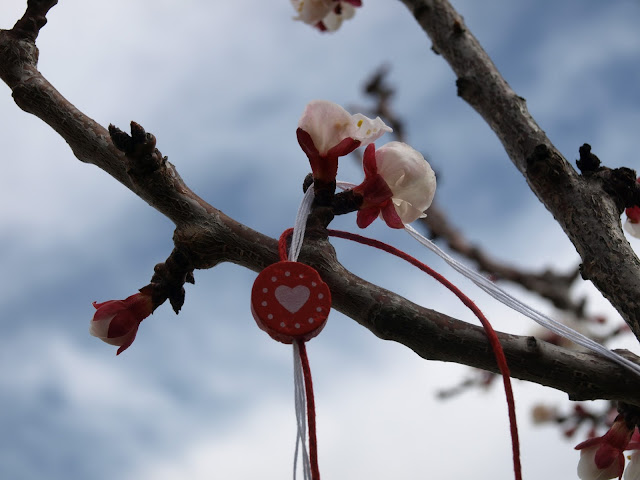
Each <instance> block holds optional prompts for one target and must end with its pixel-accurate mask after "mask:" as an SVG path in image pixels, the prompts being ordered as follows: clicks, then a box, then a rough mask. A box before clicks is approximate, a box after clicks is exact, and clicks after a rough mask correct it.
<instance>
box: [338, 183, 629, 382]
mask: <svg viewBox="0 0 640 480" xmlns="http://www.w3.org/2000/svg"><path fill="white" fill-rule="evenodd" d="M336 185H337V186H338V187H339V188H341V189H343V190H347V189H350V188H353V187H355V184H353V183H349V182H336ZM404 228H405V230H406V231H407V233H409V235H411V236H412V237H413V238H415V239H416V240H417V241H418V242H420V243H421V244H422V245H424V246H425V247H427V248H428V249H429V250H431V251H432V252H434V253H435V254H436V255H438V256H439V257H441V258H442V259H443V260H444V261H445V262H447V263H448V264H449V265H450V266H451V267H452V268H453V269H454V270H456V271H457V272H459V273H461V274H462V275H464V276H465V277H467V278H468V279H470V280H471V281H472V282H473V283H475V284H476V285H477V286H478V287H480V288H481V289H482V290H484V291H485V292H487V293H488V294H489V295H491V296H492V297H493V298H495V299H496V300H498V301H499V302H501V303H504V304H505V305H507V306H508V307H510V308H512V309H513V310H515V311H516V312H519V313H521V314H523V315H525V316H527V317H529V318H531V319H532V320H533V321H534V322H536V323H538V324H539V325H542V326H543V327H545V328H547V329H549V330H551V331H552V332H554V333H555V334H557V335H560V336H561V337H563V338H567V339H569V340H571V341H572V342H574V343H576V344H578V345H582V346H583V347H585V348H587V349H589V350H591V351H592V352H596V353H599V354H600V355H602V356H604V357H606V358H608V359H610V360H612V361H614V362H616V363H617V364H619V365H622V366H623V367H626V368H627V369H629V370H631V371H632V372H633V373H635V374H636V375H640V365H638V364H636V363H634V362H632V361H631V360H629V359H627V358H624V357H623V356H621V355H618V354H617V353H615V352H612V351H611V350H609V349H607V348H606V347H604V346H603V345H600V344H599V343H598V342H596V341H594V340H592V339H590V338H589V337H586V336H584V335H582V334H581V333H579V332H576V331H575V330H573V329H571V328H569V327H567V326H566V325H565V324H563V323H561V322H558V321H557V320H554V319H552V318H550V317H548V316H546V315H545V314H543V313H542V312H539V311H538V310H536V309H534V308H532V307H530V306H529V305H527V304H526V303H524V302H522V301H520V300H518V299H517V298H515V297H513V296H512V295H511V294H509V293H507V292H505V291H504V290H502V289H501V288H500V287H498V286H497V285H496V284H494V283H493V282H492V281H490V280H488V279H487V278H485V277H484V276H482V275H480V274H479V273H478V272H476V271H475V270H473V269H471V268H469V267H467V266H466V265H464V264H463V263H461V262H459V261H458V260H456V259H454V258H453V257H451V256H450V255H448V254H447V253H445V252H444V251H442V250H441V249H440V248H439V247H438V246H437V245H436V244H435V243H433V242H432V241H431V240H429V239H428V238H425V237H424V236H422V235H420V234H419V233H418V232H417V231H416V230H415V229H414V228H413V227H411V226H410V225H405V226H404Z"/></svg>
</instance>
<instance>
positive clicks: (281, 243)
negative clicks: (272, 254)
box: [278, 228, 293, 262]
mask: <svg viewBox="0 0 640 480" xmlns="http://www.w3.org/2000/svg"><path fill="white" fill-rule="evenodd" d="M292 233H293V228H287V229H286V230H285V231H284V232H282V235H280V240H278V254H279V255H280V261H282V262H285V261H287V259H288V258H289V255H288V254H287V239H288V238H289V237H290V236H291V234H292Z"/></svg>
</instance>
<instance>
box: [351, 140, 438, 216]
mask: <svg viewBox="0 0 640 480" xmlns="http://www.w3.org/2000/svg"><path fill="white" fill-rule="evenodd" d="M362 163H363V167H364V173H365V179H364V182H362V184H360V185H358V186H357V187H355V188H354V189H353V190H354V192H356V193H359V194H360V195H362V197H363V203H362V206H361V207H360V210H359V211H358V218H357V223H358V226H359V227H360V228H366V227H368V226H369V225H370V224H371V223H372V222H373V221H374V220H375V219H376V218H377V217H378V216H381V217H382V219H383V220H384V221H385V222H386V223H387V225H389V226H390V227H391V228H404V226H405V224H407V223H411V222H413V221H414V220H416V219H418V218H421V217H424V216H425V213H424V211H425V210H426V209H427V208H429V206H430V205H431V202H432V201H433V196H434V195H435V192H436V176H435V174H434V173H433V170H432V169H431V166H430V165H429V163H428V162H427V161H426V160H425V159H424V157H423V156H422V154H421V153H420V152H418V151H417V150H415V149H413V148H412V147H410V146H409V145H407V144H406V143H402V142H389V143H387V144H386V145H384V146H382V147H381V148H379V149H378V150H377V151H376V150H375V146H374V145H373V144H371V145H369V146H368V147H367V149H366V150H365V152H364V158H363V162H362Z"/></svg>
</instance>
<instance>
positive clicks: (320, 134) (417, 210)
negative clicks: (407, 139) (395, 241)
mask: <svg viewBox="0 0 640 480" xmlns="http://www.w3.org/2000/svg"><path fill="white" fill-rule="evenodd" d="M386 132H391V128H389V127H388V126H387V125H385V123H384V122H383V121H382V120H381V119H380V117H377V118H375V119H370V118H367V117H365V116H364V115H362V114H359V113H357V114H355V115H351V114H349V112H347V111H346V110H345V109H344V108H342V107H341V106H340V105H337V104H335V103H333V102H329V101H326V100H314V101H312V102H310V103H309V104H308V105H307V107H306V109H305V110H304V113H303V114H302V117H301V118H300V121H299V122H298V130H297V137H298V143H299V144H300V147H301V148H302V150H303V151H304V152H305V154H306V155H307V157H308V158H309V163H310V164H311V170H312V173H313V178H314V181H316V182H318V181H319V182H321V183H323V184H329V183H331V182H335V180H336V175H337V171H338V158H339V157H342V156H344V155H347V154H349V153H351V152H352V151H354V150H355V149H356V148H358V147H361V146H367V148H366V150H365V152H364V158H363V167H364V175H365V178H364V181H363V182H362V183H361V184H360V185H358V186H356V187H354V188H353V192H354V193H355V194H357V195H358V196H359V197H360V198H361V200H362V203H361V205H360V208H359V210H358V217H357V223H358V226H359V227H360V228H365V227H367V226H369V225H370V224H371V223H372V222H373V221H374V220H375V219H376V218H377V217H378V216H380V217H382V219H383V220H384V221H385V222H386V224H387V225H388V226H390V227H391V228H404V226H405V225H406V224H408V223H411V222H413V221H414V220H416V219H418V218H421V217H424V216H425V213H424V211H425V210H426V209H427V208H429V206H430V205H431V202H432V201H433V196H434V194H435V190H436V176H435V174H434V172H433V170H432V169H431V166H430V165H429V163H428V162H427V161H426V160H425V159H424V157H423V156H422V154H421V153H420V152H418V151H417V150H415V149H413V148H412V147H410V146H409V145H407V144H406V143H402V142H389V143H387V144H386V145H383V146H382V147H380V148H379V149H377V150H376V148H375V145H374V143H373V142H375V141H376V140H377V139H378V138H380V137H381V136H382V135H383V134H384V133H386Z"/></svg>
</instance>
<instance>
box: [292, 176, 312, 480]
mask: <svg viewBox="0 0 640 480" xmlns="http://www.w3.org/2000/svg"><path fill="white" fill-rule="evenodd" d="M313 199H314V189H313V184H311V185H310V186H309V188H308V189H307V191H306V193H305V194H304V198H303V199H302V202H301V203H300V206H299V207H298V213H297V215H296V221H295V223H294V224H293V234H292V235H291V247H290V248H289V255H288V259H289V261H290V262H295V261H296V260H298V256H299V255H300V250H301V249H302V241H303V239H304V231H305V228H306V226H307V218H308V217H309V213H310V212H311V204H312V203H313ZM293 385H294V399H295V406H296V426H297V432H296V448H295V452H294V455H293V480H296V475H297V470H298V456H299V453H300V451H301V450H302V473H303V476H304V480H311V462H310V461H309V452H308V450H307V393H306V390H305V388H304V375H303V373H302V359H301V358H300V348H299V346H298V343H297V342H296V341H294V342H293Z"/></svg>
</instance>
